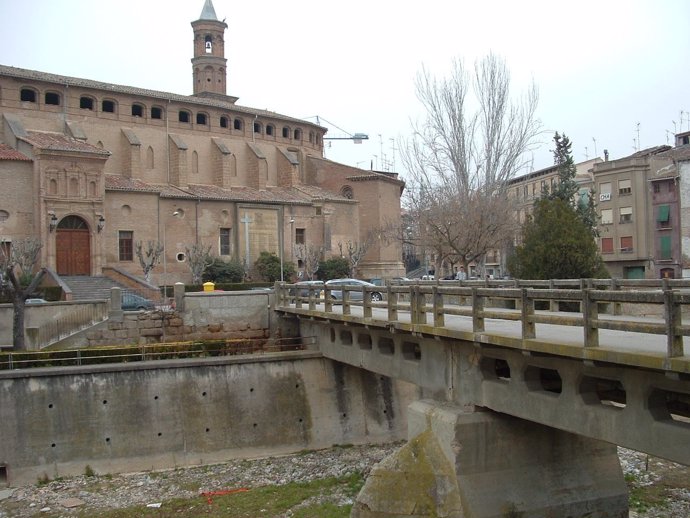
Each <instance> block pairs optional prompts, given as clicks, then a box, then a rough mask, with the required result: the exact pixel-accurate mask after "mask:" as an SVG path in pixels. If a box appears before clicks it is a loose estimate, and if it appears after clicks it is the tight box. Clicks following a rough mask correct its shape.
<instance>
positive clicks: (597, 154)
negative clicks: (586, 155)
mask: <svg viewBox="0 0 690 518" xmlns="http://www.w3.org/2000/svg"><path fill="white" fill-rule="evenodd" d="M592 142H594V157H595V158H596V157H598V156H599V153H597V139H595V138H594V137H592ZM585 149H587V148H585Z"/></svg>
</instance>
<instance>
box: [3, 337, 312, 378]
mask: <svg viewBox="0 0 690 518" xmlns="http://www.w3.org/2000/svg"><path fill="white" fill-rule="evenodd" d="M313 343H314V338H313V337H306V338H304V337H299V338H279V339H242V338H239V339H232V340H207V341H193V342H175V343H161V344H149V345H131V346H112V347H93V348H85V349H68V350H60V351H41V352H9V353H0V371H2V370H13V369H27V368H36V367H65V366H70V365H71V366H74V365H94V364H104V363H127V362H141V361H152V360H169V359H181V358H202V357H214V356H235V355H256V354H265V353H271V352H285V351H300V350H303V349H305V348H306V347H307V345H309V344H313Z"/></svg>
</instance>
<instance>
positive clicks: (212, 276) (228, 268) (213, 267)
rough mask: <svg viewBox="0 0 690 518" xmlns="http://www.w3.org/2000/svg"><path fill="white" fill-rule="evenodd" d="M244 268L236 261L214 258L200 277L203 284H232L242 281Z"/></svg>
mask: <svg viewBox="0 0 690 518" xmlns="http://www.w3.org/2000/svg"><path fill="white" fill-rule="evenodd" d="M244 273H245V272H244V266H243V265H242V263H241V262H240V261H238V260H237V259H230V260H229V261H225V260H223V259H221V258H220V257H214V258H213V261H212V262H211V264H209V265H208V266H207V267H206V269H205V270H204V274H203V276H202V277H201V280H202V281H203V282H208V281H211V282H215V283H216V284H218V283H233V282H242V280H244Z"/></svg>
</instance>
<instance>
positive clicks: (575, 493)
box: [351, 400, 628, 518]
mask: <svg viewBox="0 0 690 518" xmlns="http://www.w3.org/2000/svg"><path fill="white" fill-rule="evenodd" d="M408 437H410V439H409V441H408V442H407V444H406V445H405V446H403V447H402V448H401V449H400V450H399V451H398V452H396V453H395V454H393V455H392V456H390V457H388V458H387V459H384V460H383V461H382V462H381V463H380V464H378V465H377V466H376V467H375V468H374V469H373V470H372V472H371V475H370V476H369V478H368V479H367V482H366V484H365V486H364V488H362V491H361V492H360V494H359V496H358V497H357V502H356V503H355V505H354V507H353V510H352V515H351V516H352V517H354V518H388V517H393V516H396V517H406V516H409V517H414V518H422V517H427V516H428V517H431V516H435V517H439V518H441V517H447V518H451V517H453V518H456V517H457V518H460V517H469V516H471V517H473V518H489V517H491V518H499V517H501V518H502V517H513V516H514V517H522V518H527V517H530V518H531V517H540V518H542V517H543V518H547V517H553V516H568V517H572V518H575V517H585V516H586V517H588V518H604V517H607V518H611V517H616V518H619V517H620V518H622V517H627V516H628V493H627V488H626V485H625V481H624V479H623V472H622V470H621V467H620V463H619V460H618V455H617V450H616V446H615V445H611V444H608V443H604V442H602V441H597V440H594V439H589V438H586V437H582V436H579V435H575V434H571V433H567V432H562V431H560V430H556V429H553V428H549V427H545V426H542V425H539V424H536V423H532V422H530V421H525V420H522V419H517V418H514V417H511V416H507V415H505V414H499V413H496V412H492V411H488V410H487V411H465V410H463V409H462V408H460V407H458V406H454V405H450V404H445V403H439V402H435V401H425V400H423V401H417V402H415V403H412V404H411V405H410V407H409V409H408Z"/></svg>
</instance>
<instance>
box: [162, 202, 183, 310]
mask: <svg viewBox="0 0 690 518" xmlns="http://www.w3.org/2000/svg"><path fill="white" fill-rule="evenodd" d="M180 214H181V212H180V210H179V209H176V210H175V212H173V213H172V216H173V217H175V218H176V217H178V216H179V215H180ZM166 226H167V223H166V221H165V220H163V286H164V289H165V295H164V296H165V297H167V296H168V289H167V282H168V261H167V259H166V255H168V243H167V240H166V238H165V227H166Z"/></svg>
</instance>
